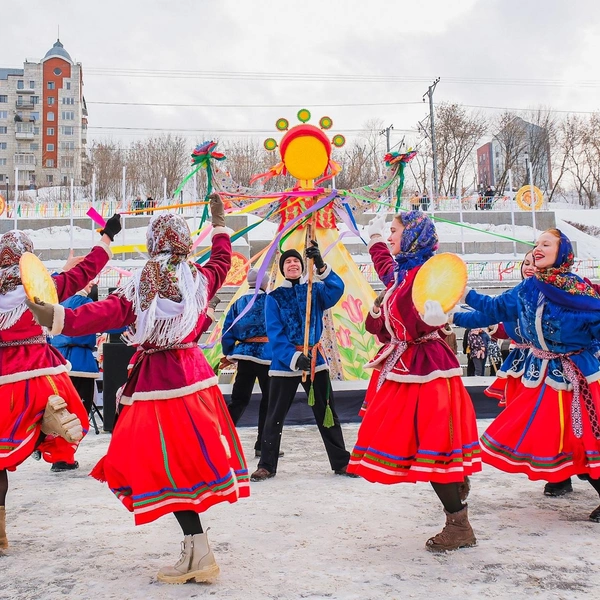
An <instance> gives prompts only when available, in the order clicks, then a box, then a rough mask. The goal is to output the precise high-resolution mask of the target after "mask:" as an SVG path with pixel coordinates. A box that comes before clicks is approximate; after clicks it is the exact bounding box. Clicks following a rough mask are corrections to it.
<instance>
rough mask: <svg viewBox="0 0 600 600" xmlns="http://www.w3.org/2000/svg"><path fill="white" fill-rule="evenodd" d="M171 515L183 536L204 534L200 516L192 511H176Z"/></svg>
mask: <svg viewBox="0 0 600 600" xmlns="http://www.w3.org/2000/svg"><path fill="white" fill-rule="evenodd" d="M173 514H174V515H175V518H176V519H177V522H178V523H179V526H180V527H181V529H182V531H183V535H197V534H199V533H204V531H203V530H202V523H200V515H199V514H198V513H197V512H194V511H193V510H178V511H176V512H174V513H173Z"/></svg>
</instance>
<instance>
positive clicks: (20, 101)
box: [17, 96, 23, 106]
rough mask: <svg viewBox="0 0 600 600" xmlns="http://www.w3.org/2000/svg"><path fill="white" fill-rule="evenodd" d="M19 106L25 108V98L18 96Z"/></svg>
mask: <svg viewBox="0 0 600 600" xmlns="http://www.w3.org/2000/svg"><path fill="white" fill-rule="evenodd" d="M17 106H23V96H17Z"/></svg>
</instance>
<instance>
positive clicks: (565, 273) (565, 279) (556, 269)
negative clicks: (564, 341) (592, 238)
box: [531, 230, 600, 310]
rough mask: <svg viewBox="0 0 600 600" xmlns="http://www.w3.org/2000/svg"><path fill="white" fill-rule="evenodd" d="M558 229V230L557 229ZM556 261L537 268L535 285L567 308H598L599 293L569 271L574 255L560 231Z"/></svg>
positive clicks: (534, 277)
mask: <svg viewBox="0 0 600 600" xmlns="http://www.w3.org/2000/svg"><path fill="white" fill-rule="evenodd" d="M557 231H559V230H557ZM559 233H560V241H559V246H558V254H557V257H556V261H555V262H554V264H553V265H552V266H551V267H547V268H545V269H540V268H538V269H537V270H536V272H535V275H534V276H533V277H532V278H531V279H533V280H534V284H535V287H536V288H537V289H538V290H539V291H541V292H542V293H543V294H544V296H546V297H547V298H548V299H549V300H551V301H552V302H556V303H557V304H560V305H561V306H566V307H567V308H579V309H581V310H600V294H598V292H596V290H595V289H594V288H593V287H592V286H591V285H590V284H589V283H588V282H587V281H585V280H583V279H582V278H581V277H579V276H578V275H575V273H571V269H572V268H573V263H574V262H575V257H574V253H573V245H572V244H571V241H570V240H569V238H568V237H567V236H566V235H565V234H564V233H563V232H562V231H559Z"/></svg>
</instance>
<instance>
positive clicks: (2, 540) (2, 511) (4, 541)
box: [0, 506, 8, 550]
mask: <svg viewBox="0 0 600 600" xmlns="http://www.w3.org/2000/svg"><path fill="white" fill-rule="evenodd" d="M7 548H8V538H7V537H6V508H5V507H4V506H0V550H6V549H7Z"/></svg>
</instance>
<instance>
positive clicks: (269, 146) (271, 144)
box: [263, 138, 277, 150]
mask: <svg viewBox="0 0 600 600" xmlns="http://www.w3.org/2000/svg"><path fill="white" fill-rule="evenodd" d="M263 146H264V147H265V150H275V148H277V142H276V141H275V140H274V139H273V138H268V139H266V140H265V141H264V144H263Z"/></svg>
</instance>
